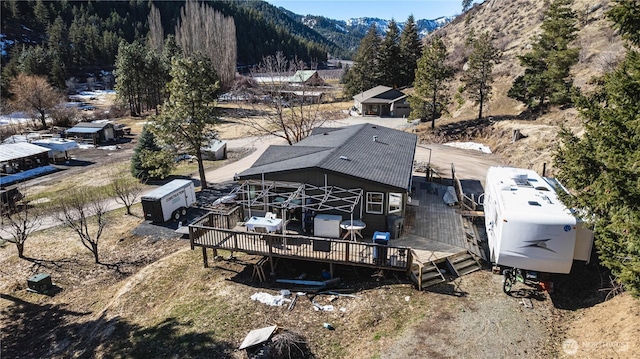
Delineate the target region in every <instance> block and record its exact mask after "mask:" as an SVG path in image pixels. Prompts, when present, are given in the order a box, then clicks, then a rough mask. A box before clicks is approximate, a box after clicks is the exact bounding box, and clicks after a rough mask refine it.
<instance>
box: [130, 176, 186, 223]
mask: <svg viewBox="0 0 640 359" xmlns="http://www.w3.org/2000/svg"><path fill="white" fill-rule="evenodd" d="M195 201H196V193H195V189H194V186H193V182H192V181H190V180H181V179H177V180H173V181H171V182H169V183H167V184H165V185H164V186H162V187H159V188H156V189H154V190H153V191H151V192H149V193H147V194H146V195H144V196H142V198H141V200H140V202H142V210H143V211H144V218H145V219H147V220H151V221H153V222H158V223H161V222H166V221H168V220H169V219H171V218H173V219H175V220H178V219H180V217H182V216H184V215H185V214H187V208H188V207H189V206H191V205H192V204H194V203H195Z"/></svg>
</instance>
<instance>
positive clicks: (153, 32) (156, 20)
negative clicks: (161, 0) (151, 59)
mask: <svg viewBox="0 0 640 359" xmlns="http://www.w3.org/2000/svg"><path fill="white" fill-rule="evenodd" d="M147 21H148V22H149V39H148V41H149V42H148V45H149V48H151V49H152V50H155V51H156V52H157V53H158V54H162V50H163V48H164V29H163V28H162V19H161V18H160V10H158V8H157V7H155V5H151V11H150V12H149V16H148V17H147Z"/></svg>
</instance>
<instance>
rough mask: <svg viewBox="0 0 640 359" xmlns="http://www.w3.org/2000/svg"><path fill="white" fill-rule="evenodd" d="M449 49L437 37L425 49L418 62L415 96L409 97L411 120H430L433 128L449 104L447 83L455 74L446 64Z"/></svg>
mask: <svg viewBox="0 0 640 359" xmlns="http://www.w3.org/2000/svg"><path fill="white" fill-rule="evenodd" d="M446 60H447V48H446V47H445V44H444V42H443V41H442V39H441V38H439V37H435V38H434V39H433V40H432V41H431V43H430V44H429V45H428V46H427V47H426V48H425V49H424V52H423V53H422V57H420V60H418V68H417V69H416V79H415V82H414V88H415V94H414V95H413V96H411V97H409V103H410V104H411V114H410V118H421V119H427V118H428V119H430V120H431V128H432V129H433V128H435V123H436V119H437V118H439V117H440V116H441V115H442V114H443V113H444V112H445V111H446V107H447V104H448V103H449V94H448V93H447V87H448V84H447V81H449V80H450V79H451V78H452V77H453V74H454V71H453V68H452V67H451V66H449V65H448V64H447V63H446Z"/></svg>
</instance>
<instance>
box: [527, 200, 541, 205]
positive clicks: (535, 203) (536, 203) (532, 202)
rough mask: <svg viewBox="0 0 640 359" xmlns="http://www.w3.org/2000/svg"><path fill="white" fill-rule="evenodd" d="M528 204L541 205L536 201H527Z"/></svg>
mask: <svg viewBox="0 0 640 359" xmlns="http://www.w3.org/2000/svg"><path fill="white" fill-rule="evenodd" d="M529 205H531V206H542V205H541V204H540V203H538V202H536V201H529Z"/></svg>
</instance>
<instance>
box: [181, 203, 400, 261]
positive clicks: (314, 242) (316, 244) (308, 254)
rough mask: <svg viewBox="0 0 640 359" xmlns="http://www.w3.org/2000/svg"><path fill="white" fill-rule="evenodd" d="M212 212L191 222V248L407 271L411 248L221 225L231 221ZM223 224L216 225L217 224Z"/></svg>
mask: <svg viewBox="0 0 640 359" xmlns="http://www.w3.org/2000/svg"><path fill="white" fill-rule="evenodd" d="M222 217H224V215H222V216H220V215H219V214H212V213H209V214H207V215H205V216H203V217H201V218H199V219H198V220H196V221H195V222H193V223H192V224H190V225H189V238H190V241H191V249H195V247H205V248H214V249H224V250H229V251H234V252H244V253H249V254H257V255H265V256H271V257H280V258H293V259H303V260H311V261H318V262H326V263H336V264H350V265H358V266H367V267H375V268H385V269H393V270H404V271H408V270H409V268H410V266H411V259H412V256H411V253H410V248H407V247H397V246H385V245H381V244H375V243H367V242H353V241H345V240H339V239H327V238H319V237H309V236H303V235H289V234H277V233H266V234H265V233H256V232H249V231H246V230H234V229H229V228H221V227H223V226H225V225H228V224H229V222H228V221H225V220H221V219H220V218H222ZM220 224H221V225H222V226H220V227H217V226H216V225H220Z"/></svg>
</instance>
